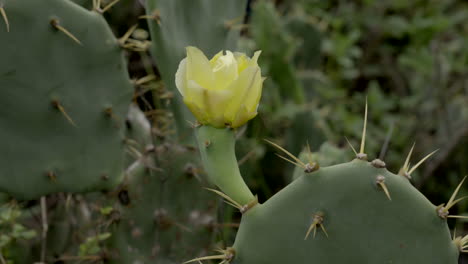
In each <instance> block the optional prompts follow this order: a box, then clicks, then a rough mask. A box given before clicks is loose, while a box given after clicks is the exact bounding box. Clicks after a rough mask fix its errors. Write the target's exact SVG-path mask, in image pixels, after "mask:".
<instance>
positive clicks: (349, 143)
mask: <svg viewBox="0 0 468 264" xmlns="http://www.w3.org/2000/svg"><path fill="white" fill-rule="evenodd" d="M345 139H346V141H347V142H348V145H349V146H350V147H351V149H352V150H353V152H354V154H355V155H356V156H357V155H358V153H357V152H356V150H355V149H354V147H353V145H351V142H349V140H348V138H347V137H345Z"/></svg>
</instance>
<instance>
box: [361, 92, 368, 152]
mask: <svg viewBox="0 0 468 264" xmlns="http://www.w3.org/2000/svg"><path fill="white" fill-rule="evenodd" d="M366 130H367V97H366V110H365V112H364V127H363V129H362V139H361V149H360V150H359V154H365V153H364V147H365V145H366Z"/></svg>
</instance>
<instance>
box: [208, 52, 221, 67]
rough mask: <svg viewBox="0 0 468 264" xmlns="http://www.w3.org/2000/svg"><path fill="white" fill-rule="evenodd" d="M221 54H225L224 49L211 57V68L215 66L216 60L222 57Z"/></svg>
mask: <svg viewBox="0 0 468 264" xmlns="http://www.w3.org/2000/svg"><path fill="white" fill-rule="evenodd" d="M221 56H223V51H220V52H218V53H216V55H214V56H213V58H211V60H210V66H211V68H214V67H215V65H216V62H217V61H218V59H219V57H221Z"/></svg>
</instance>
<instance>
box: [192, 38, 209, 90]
mask: <svg viewBox="0 0 468 264" xmlns="http://www.w3.org/2000/svg"><path fill="white" fill-rule="evenodd" d="M186 49H187V64H186V70H187V76H186V78H187V80H194V81H195V82H197V83H198V84H199V85H200V86H202V87H205V88H207V89H209V87H210V86H211V85H212V84H213V71H212V70H211V66H210V62H209V61H208V59H207V58H206V56H205V54H203V52H202V51H201V50H199V49H197V48H195V47H187V48H186Z"/></svg>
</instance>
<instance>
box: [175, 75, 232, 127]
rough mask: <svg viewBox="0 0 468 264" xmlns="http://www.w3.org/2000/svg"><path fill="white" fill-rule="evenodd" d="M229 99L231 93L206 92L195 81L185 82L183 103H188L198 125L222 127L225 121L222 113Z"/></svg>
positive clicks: (225, 91) (221, 91)
mask: <svg viewBox="0 0 468 264" xmlns="http://www.w3.org/2000/svg"><path fill="white" fill-rule="evenodd" d="M231 97H232V91H229V90H208V89H205V88H203V87H201V86H200V85H198V84H197V83H196V82H195V81H192V80H189V81H188V82H187V95H186V96H185V97H184V102H185V103H186V104H187V102H189V103H190V105H191V106H189V108H190V110H191V111H192V113H193V114H194V115H195V117H197V120H199V122H200V123H202V124H204V123H203V122H207V123H209V124H210V125H212V126H214V127H224V126H225V120H224V116H223V113H224V111H225V109H226V106H227V105H228V102H229V101H230V100H231ZM187 105H188V104H187ZM198 111H202V112H203V113H198ZM199 117H200V118H199ZM200 119H202V120H203V121H201V120H200Z"/></svg>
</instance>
